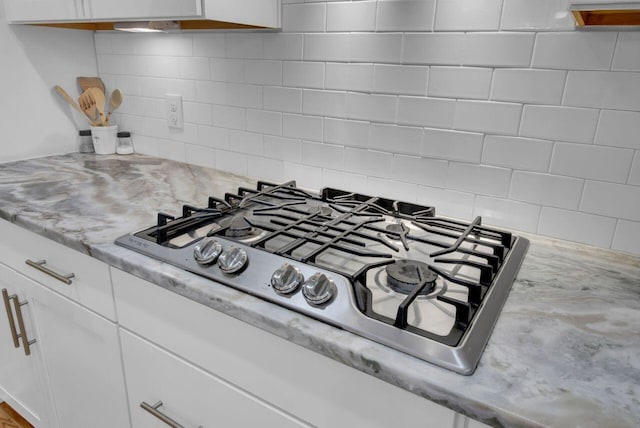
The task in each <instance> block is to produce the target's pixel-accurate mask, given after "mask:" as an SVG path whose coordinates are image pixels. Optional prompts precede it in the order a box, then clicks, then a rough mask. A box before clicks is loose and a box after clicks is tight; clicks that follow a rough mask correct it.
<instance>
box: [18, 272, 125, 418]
mask: <svg viewBox="0 0 640 428" xmlns="http://www.w3.org/2000/svg"><path fill="white" fill-rule="evenodd" d="M29 282H30V286H31V289H32V291H31V293H30V295H31V302H30V305H31V306H32V310H33V313H34V316H35V322H36V323H37V327H38V331H39V338H38V340H39V345H40V347H41V349H42V352H43V354H44V360H45V364H46V367H47V370H48V373H49V379H50V382H51V389H52V391H53V396H54V403H55V407H56V413H57V415H58V422H59V425H60V427H65V428H86V427H92V428H100V427H103V428H114V427H119V428H120V427H128V426H129V417H128V408H127V402H126V398H125V397H126V393H125V387H124V373H123V371H122V362H121V358H120V346H119V340H118V330H117V326H116V325H115V324H114V323H112V322H111V321H108V320H106V319H105V318H103V317H101V316H100V315H97V314H95V313H93V312H91V311H89V310H87V309H85V308H84V307H82V306H80V305H78V304H77V303H74V302H72V301H71V300H69V299H67V298H65V297H63V296H61V295H59V294H57V293H54V292H53V291H51V290H49V289H48V288H46V287H44V286H41V285H39V284H37V283H35V282H33V281H29Z"/></svg>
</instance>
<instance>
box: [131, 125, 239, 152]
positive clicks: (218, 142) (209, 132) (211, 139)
mask: <svg viewBox="0 0 640 428" xmlns="http://www.w3.org/2000/svg"><path fill="white" fill-rule="evenodd" d="M136 142H137V140H136ZM198 145H200V146H205V147H211V148H214V149H222V150H229V130H228V129H227V128H218V127H215V126H205V125H201V126H199V127H198Z"/></svg>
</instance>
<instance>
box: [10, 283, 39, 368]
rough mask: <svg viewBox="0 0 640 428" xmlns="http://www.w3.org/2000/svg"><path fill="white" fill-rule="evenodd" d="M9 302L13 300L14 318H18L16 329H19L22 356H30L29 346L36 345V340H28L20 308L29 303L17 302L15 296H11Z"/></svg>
mask: <svg viewBox="0 0 640 428" xmlns="http://www.w3.org/2000/svg"><path fill="white" fill-rule="evenodd" d="M11 300H13V306H15V308H16V316H17V317H18V328H19V329H20V334H19V335H18V336H19V337H20V338H21V339H22V349H24V355H26V356H29V355H31V345H33V344H34V343H36V340H35V339H33V340H29V339H28V338H27V329H26V328H25V326H24V318H23V317H22V306H24V305H27V304H29V302H22V303H20V301H19V300H18V296H16V295H15V294H14V295H13V296H11Z"/></svg>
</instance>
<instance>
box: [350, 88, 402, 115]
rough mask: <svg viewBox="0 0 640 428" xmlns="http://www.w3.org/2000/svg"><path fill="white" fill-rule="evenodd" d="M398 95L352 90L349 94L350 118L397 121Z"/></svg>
mask: <svg viewBox="0 0 640 428" xmlns="http://www.w3.org/2000/svg"><path fill="white" fill-rule="evenodd" d="M397 104H398V97H395V96H391V95H373V94H361V93H356V92H350V93H348V94H347V117H348V118H349V119H361V120H371V121H377V122H391V123H393V122H395V120H396V107H397Z"/></svg>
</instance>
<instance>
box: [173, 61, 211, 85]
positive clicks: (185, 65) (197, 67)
mask: <svg viewBox="0 0 640 428" xmlns="http://www.w3.org/2000/svg"><path fill="white" fill-rule="evenodd" d="M178 62H179V67H180V78H182V79H194V80H208V79H209V58H205V57H184V58H180V59H179V61H178Z"/></svg>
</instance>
